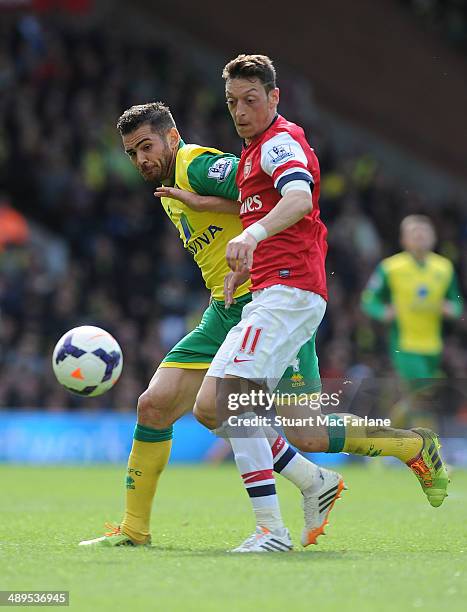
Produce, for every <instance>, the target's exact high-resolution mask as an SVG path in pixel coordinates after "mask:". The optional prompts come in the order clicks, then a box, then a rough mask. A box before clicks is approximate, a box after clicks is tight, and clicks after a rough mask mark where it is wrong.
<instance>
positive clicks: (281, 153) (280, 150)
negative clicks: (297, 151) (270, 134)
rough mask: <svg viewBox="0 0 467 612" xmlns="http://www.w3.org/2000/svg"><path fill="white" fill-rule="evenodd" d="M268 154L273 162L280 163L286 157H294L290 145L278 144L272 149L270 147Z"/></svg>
mask: <svg viewBox="0 0 467 612" xmlns="http://www.w3.org/2000/svg"><path fill="white" fill-rule="evenodd" d="M268 155H269V157H270V158H271V163H273V164H280V163H282V162H284V161H285V160H286V159H290V158H291V157H294V153H293V152H292V148H291V146H290V145H276V146H275V147H272V149H269V151H268Z"/></svg>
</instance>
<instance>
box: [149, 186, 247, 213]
mask: <svg viewBox="0 0 467 612" xmlns="http://www.w3.org/2000/svg"><path fill="white" fill-rule="evenodd" d="M154 195H155V196H156V198H174V199H175V200H178V201H179V202H182V204H186V206H188V207H189V208H191V209H192V210H196V211H198V212H206V211H212V212H221V213H228V214H231V215H237V216H238V213H239V206H238V202H237V201H235V200H228V199H227V198H221V197H220V196H203V195H199V194H198V193H193V192H192V191H187V190H185V189H179V188H178V187H165V186H164V185H162V186H161V187H158V188H157V189H156V191H155V192H154Z"/></svg>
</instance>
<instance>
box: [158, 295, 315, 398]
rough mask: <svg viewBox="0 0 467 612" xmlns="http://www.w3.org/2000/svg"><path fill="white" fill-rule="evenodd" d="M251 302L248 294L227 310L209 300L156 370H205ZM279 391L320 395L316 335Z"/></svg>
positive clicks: (306, 345) (291, 369)
mask: <svg viewBox="0 0 467 612" xmlns="http://www.w3.org/2000/svg"><path fill="white" fill-rule="evenodd" d="M250 301H251V294H250V293H247V294H246V295H243V296H242V297H240V298H237V299H236V304H232V305H231V306H230V308H229V309H228V310H226V309H225V308H224V302H221V301H219V300H212V302H211V304H210V305H209V306H208V308H206V310H205V311H204V314H203V318H202V319H201V322H200V324H199V325H198V326H197V327H195V329H194V330H193V331H192V332H190V333H189V334H187V335H186V336H185V337H184V338H182V339H181V340H180V341H179V342H177V344H176V345H175V346H174V347H173V349H172V350H170V351H169V353H168V354H167V355H166V356H165V358H164V359H163V361H162V363H161V364H160V366H159V367H161V368H184V369H192V370H207V369H208V368H209V366H210V365H211V361H212V360H213V359H214V356H215V354H216V353H217V351H218V350H219V347H220V346H221V344H222V343H223V342H224V340H225V337H226V336H227V334H228V333H229V331H230V330H231V329H232V327H235V325H237V323H238V322H239V321H240V319H241V318H242V310H243V307H244V306H245V304H248V302H250ZM278 389H279V390H280V392H281V393H296V394H299V393H308V394H311V393H319V391H320V390H321V379H320V375H319V366H318V356H317V355H316V346H315V336H313V337H312V338H311V339H310V340H309V341H308V342H307V343H306V344H305V345H304V346H302V348H301V349H300V352H299V354H298V356H297V359H296V361H295V363H294V365H293V366H290V367H289V368H287V370H286V371H285V373H284V376H283V377H282V379H281V382H280V383H279V386H278Z"/></svg>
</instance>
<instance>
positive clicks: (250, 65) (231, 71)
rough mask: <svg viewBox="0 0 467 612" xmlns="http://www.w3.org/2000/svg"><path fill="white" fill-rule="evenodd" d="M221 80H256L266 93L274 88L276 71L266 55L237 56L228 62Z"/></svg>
mask: <svg viewBox="0 0 467 612" xmlns="http://www.w3.org/2000/svg"><path fill="white" fill-rule="evenodd" d="M222 78H223V79H225V80H227V79H251V78H257V79H258V80H259V81H261V83H262V84H263V86H264V89H265V90H266V93H269V92H270V91H271V90H273V89H275V87H276V69H275V68H274V66H273V63H272V61H271V59H270V58H269V57H268V56H267V55H259V54H253V55H245V54H244V53H243V54H241V55H239V56H238V57H236V58H235V59H233V60H230V62H228V64H226V65H225V67H224V70H223V71H222Z"/></svg>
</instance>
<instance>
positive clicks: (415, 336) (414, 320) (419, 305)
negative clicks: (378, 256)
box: [362, 251, 462, 355]
mask: <svg viewBox="0 0 467 612" xmlns="http://www.w3.org/2000/svg"><path fill="white" fill-rule="evenodd" d="M445 300H448V301H450V302H451V303H452V304H453V306H454V311H455V313H456V314H457V316H460V314H461V312H462V299H461V296H460V294H459V289H458V286H457V281H456V276H455V273H454V269H453V266H452V263H451V262H450V261H449V260H448V259H446V258H445V257H442V256H441V255H438V254H436V253H429V254H428V255H427V257H426V259H425V261H424V262H423V263H420V262H417V260H416V259H415V258H414V257H413V256H412V255H411V254H410V253H408V252H405V251H404V252H402V253H398V254H397V255H393V256H392V257H388V258H387V259H384V260H383V261H382V262H381V263H380V264H379V266H378V267H377V268H376V270H375V272H374V273H373V275H372V276H371V278H370V280H369V282H368V285H367V287H366V288H365V290H364V292H363V294H362V308H363V310H364V311H365V312H366V313H367V314H368V315H370V316H371V317H373V318H375V319H379V320H382V319H383V316H384V309H385V307H386V305H388V304H392V305H393V306H394V307H395V311H396V318H395V321H394V323H393V325H392V330H391V332H392V333H391V340H392V348H393V349H394V350H397V351H405V352H408V353H418V354H422V355H435V354H438V353H440V352H441V350H442V338H441V331H442V319H443V314H442V306H443V302H444V301H445Z"/></svg>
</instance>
